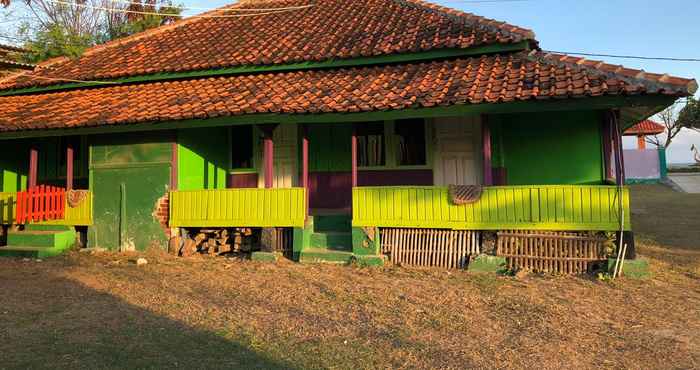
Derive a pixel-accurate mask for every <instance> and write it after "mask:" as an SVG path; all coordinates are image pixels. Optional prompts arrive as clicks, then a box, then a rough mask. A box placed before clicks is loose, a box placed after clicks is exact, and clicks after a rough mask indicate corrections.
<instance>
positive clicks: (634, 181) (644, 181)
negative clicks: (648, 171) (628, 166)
mask: <svg viewBox="0 0 700 370" xmlns="http://www.w3.org/2000/svg"><path fill="white" fill-rule="evenodd" d="M660 182H661V179H660V178H659V179H629V178H628V179H625V184H626V185H643V184H647V185H651V184H658V183H660Z"/></svg>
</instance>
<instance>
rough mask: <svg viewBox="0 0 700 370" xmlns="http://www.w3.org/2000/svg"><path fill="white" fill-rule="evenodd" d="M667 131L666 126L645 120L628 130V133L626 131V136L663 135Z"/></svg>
mask: <svg viewBox="0 0 700 370" xmlns="http://www.w3.org/2000/svg"><path fill="white" fill-rule="evenodd" d="M665 130H666V127H664V125H662V124H660V123H656V122H654V121H652V120H645V121H642V122H639V123H638V124H636V125H634V126H632V127H630V128H629V129H627V131H625V135H626V136H636V135H658V134H662V133H663V132H664V131H665Z"/></svg>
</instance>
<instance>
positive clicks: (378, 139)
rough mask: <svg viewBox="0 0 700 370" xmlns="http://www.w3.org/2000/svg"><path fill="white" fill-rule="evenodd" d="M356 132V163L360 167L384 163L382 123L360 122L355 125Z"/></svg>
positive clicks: (382, 164)
mask: <svg viewBox="0 0 700 370" xmlns="http://www.w3.org/2000/svg"><path fill="white" fill-rule="evenodd" d="M356 132H357V165H358V166H360V167H376V166H384V165H386V154H385V153H384V147H385V140H384V123H383V122H372V123H361V124H359V125H357V131H356Z"/></svg>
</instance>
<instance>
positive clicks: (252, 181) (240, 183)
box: [226, 173, 258, 189]
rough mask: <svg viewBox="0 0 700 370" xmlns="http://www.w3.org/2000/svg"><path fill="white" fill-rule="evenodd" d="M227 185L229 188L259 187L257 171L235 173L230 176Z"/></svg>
mask: <svg viewBox="0 0 700 370" xmlns="http://www.w3.org/2000/svg"><path fill="white" fill-rule="evenodd" d="M226 187H227V188H229V189H252V188H257V187H258V174H257V173H234V174H230V175H229V176H228V179H227V181H226Z"/></svg>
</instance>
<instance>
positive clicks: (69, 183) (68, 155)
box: [66, 144, 74, 190]
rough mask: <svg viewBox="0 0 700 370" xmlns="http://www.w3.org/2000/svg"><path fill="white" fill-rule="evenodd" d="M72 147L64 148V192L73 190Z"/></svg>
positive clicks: (69, 145)
mask: <svg viewBox="0 0 700 370" xmlns="http://www.w3.org/2000/svg"><path fill="white" fill-rule="evenodd" d="M73 153H74V151H73V146H72V145H71V144H68V146H66V190H73Z"/></svg>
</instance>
